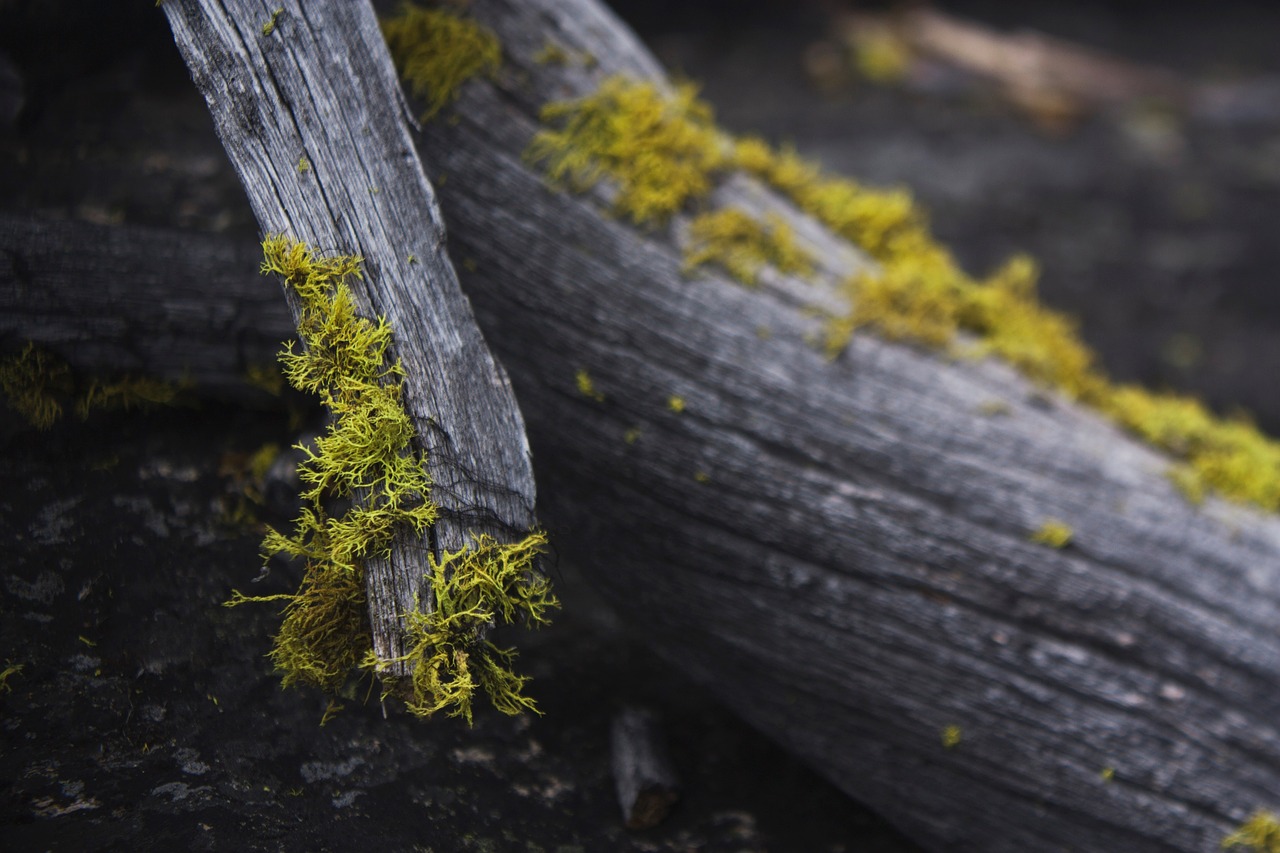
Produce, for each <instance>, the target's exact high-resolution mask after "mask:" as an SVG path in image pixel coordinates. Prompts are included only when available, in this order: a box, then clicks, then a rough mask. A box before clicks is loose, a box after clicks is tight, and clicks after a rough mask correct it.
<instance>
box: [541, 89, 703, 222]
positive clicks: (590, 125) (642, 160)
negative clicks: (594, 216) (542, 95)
mask: <svg viewBox="0 0 1280 853" xmlns="http://www.w3.org/2000/svg"><path fill="white" fill-rule="evenodd" d="M541 117H542V121H543V123H544V125H546V126H545V127H544V129H543V130H540V131H539V132H538V133H537V135H535V136H534V138H533V142H532V143H531V144H530V146H529V150H528V152H527V157H528V159H529V160H530V161H531V162H534V163H541V164H543V165H544V166H545V167H546V171H547V176H548V178H549V179H550V180H551V181H552V182H554V183H558V184H564V185H566V186H568V187H569V188H570V189H572V190H574V191H578V192H581V191H585V190H587V189H589V188H590V187H592V186H595V185H596V184H597V183H599V182H600V181H601V180H608V181H610V182H612V183H613V184H614V185H615V186H616V189H617V196H616V198H615V200H614V207H615V209H616V210H617V211H618V212H619V213H620V214H623V215H625V216H628V217H630V218H631V220H632V221H634V222H635V223H637V224H642V225H660V224H662V223H664V222H666V221H667V219H669V218H670V217H671V215H672V214H674V213H676V212H678V211H680V210H681V209H682V208H683V207H684V206H685V204H686V203H687V202H689V201H690V200H693V199H701V198H703V197H705V196H706V194H707V193H708V192H710V190H711V185H712V176H713V174H714V173H715V171H716V170H717V169H721V168H723V167H724V166H725V165H726V164H727V162H728V160H727V153H728V152H727V150H726V146H725V145H724V143H723V139H722V137H721V135H720V133H719V131H718V130H716V128H715V125H714V123H713V122H712V118H711V109H710V108H709V107H708V106H707V105H706V104H704V103H703V102H702V101H700V100H698V97H697V90H696V89H694V87H692V86H688V85H686V86H680V87H678V88H677V89H676V90H675V91H674V92H672V93H670V94H668V93H666V92H664V91H662V90H661V89H659V88H658V87H657V86H656V85H654V84H653V83H636V82H632V81H629V80H626V79H624V78H620V77H611V78H609V79H608V80H606V81H605V82H604V83H603V84H601V86H600V88H599V89H597V90H596V92H595V93H593V94H591V95H588V96H586V97H584V98H579V99H577V100H573V101H563V102H557V103H550V104H547V105H546V106H544V107H543V108H542V113H541Z"/></svg>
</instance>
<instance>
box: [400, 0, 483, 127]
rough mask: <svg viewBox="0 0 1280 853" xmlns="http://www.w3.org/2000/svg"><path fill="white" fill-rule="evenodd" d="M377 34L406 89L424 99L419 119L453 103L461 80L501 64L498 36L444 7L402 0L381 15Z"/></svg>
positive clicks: (425, 118) (463, 81)
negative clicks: (391, 11) (390, 13)
mask: <svg viewBox="0 0 1280 853" xmlns="http://www.w3.org/2000/svg"><path fill="white" fill-rule="evenodd" d="M382 34H383V37H385V38H386V40H387V47H388V48H390V50H391V57H392V59H394V60H395V64H396V70H397V71H399V73H400V76H401V77H402V78H404V80H405V82H407V83H408V84H409V91H410V92H412V93H413V95H414V97H417V98H422V99H423V100H425V101H426V102H427V109H426V112H424V113H423V114H422V120H423V121H429V120H430V119H432V118H435V116H436V115H437V114H439V112H440V111H441V110H443V109H444V108H445V107H447V106H448V105H449V104H451V103H453V102H454V100H456V99H457V97H458V92H459V90H460V89H461V88H462V84H463V83H465V82H467V81H468V80H470V79H471V78H472V77H475V76H477V75H479V74H486V75H489V76H493V75H494V74H496V73H497V71H498V69H499V68H500V67H501V66H502V46H501V45H500V44H499V43H498V37H497V36H495V35H494V34H493V32H491V31H490V30H488V29H486V28H485V27H482V26H481V25H480V24H477V23H476V22H475V21H472V20H468V19H466V18H462V17H459V16H458V15H456V14H454V13H453V12H450V11H448V10H445V9H424V8H422V7H421V6H415V5H414V4H412V3H405V4H404V5H403V6H402V7H401V8H400V12H399V13H398V14H396V15H393V16H392V17H390V18H385V19H383V21H382Z"/></svg>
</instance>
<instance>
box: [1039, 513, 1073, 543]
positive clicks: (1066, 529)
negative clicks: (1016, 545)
mask: <svg viewBox="0 0 1280 853" xmlns="http://www.w3.org/2000/svg"><path fill="white" fill-rule="evenodd" d="M1074 533H1075V532H1074V531H1073V530H1072V529H1071V527H1070V526H1069V525H1067V524H1064V523H1063V522H1061V521H1058V520H1057V519H1056V518H1049V519H1046V520H1045V522H1044V523H1043V524H1041V525H1040V526H1039V527H1038V528H1036V530H1035V531H1034V532H1032V534H1031V535H1030V536H1028V537H1027V538H1028V539H1029V540H1030V541H1032V542H1035V543H1037V544H1040V545H1048V546H1049V547H1050V548H1065V547H1067V545H1069V544H1070V543H1071V537H1072V536H1073V535H1074Z"/></svg>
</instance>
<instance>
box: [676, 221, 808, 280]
mask: <svg viewBox="0 0 1280 853" xmlns="http://www.w3.org/2000/svg"><path fill="white" fill-rule="evenodd" d="M703 264H718V265H719V266H721V267H723V268H724V269H725V270H727V271H728V272H729V274H730V275H732V276H733V277H734V278H736V279H738V281H740V282H742V283H743V284H746V285H748V286H755V284H756V283H757V277H758V276H759V274H760V270H761V269H762V268H763V267H764V266H765V265H766V264H767V265H771V266H773V267H774V268H775V269H777V270H778V271H779V272H782V273H787V274H790V275H809V274H810V273H812V272H813V258H811V257H810V256H809V254H808V253H807V252H805V251H804V250H803V249H801V248H800V247H799V246H797V245H796V241H795V236H794V235H793V234H792V233H791V227H790V226H789V225H787V223H786V222H785V221H784V220H783V219H782V217H780V216H778V215H776V214H772V215H770V216H768V217H767V218H766V220H765V221H764V222H761V221H760V220H758V219H756V218H755V217H753V216H751V215H750V214H749V213H747V212H746V211H743V210H738V209H737V208H732V207H730V208H725V209H723V210H714V211H708V212H707V213H701V214H699V215H697V216H695V217H694V218H693V219H692V221H690V223H689V244H688V246H686V247H685V252H684V270H685V273H686V274H688V273H691V272H693V271H694V270H696V269H697V268H698V267H700V266H702V265H703Z"/></svg>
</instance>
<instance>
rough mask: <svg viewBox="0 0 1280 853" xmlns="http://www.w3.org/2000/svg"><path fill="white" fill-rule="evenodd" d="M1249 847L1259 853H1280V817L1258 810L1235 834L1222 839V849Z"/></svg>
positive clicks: (1273, 813)
mask: <svg viewBox="0 0 1280 853" xmlns="http://www.w3.org/2000/svg"><path fill="white" fill-rule="evenodd" d="M1229 847H1248V848H1249V849H1251V850H1256V851H1258V853H1280V816H1277V815H1276V814H1275V812H1269V811H1266V810H1262V809H1260V810H1258V811H1256V812H1254V813H1253V816H1252V817H1250V818H1249V819H1248V820H1247V821H1245V822H1244V823H1242V824H1241V825H1240V828H1239V829H1237V830H1236V831H1235V832H1233V833H1231V834H1230V835H1228V836H1227V837H1226V838H1224V839H1222V848H1223V849H1224V850H1225V849H1227V848H1229Z"/></svg>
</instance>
